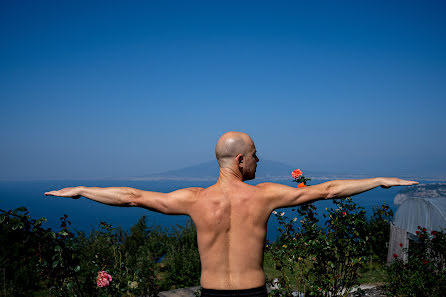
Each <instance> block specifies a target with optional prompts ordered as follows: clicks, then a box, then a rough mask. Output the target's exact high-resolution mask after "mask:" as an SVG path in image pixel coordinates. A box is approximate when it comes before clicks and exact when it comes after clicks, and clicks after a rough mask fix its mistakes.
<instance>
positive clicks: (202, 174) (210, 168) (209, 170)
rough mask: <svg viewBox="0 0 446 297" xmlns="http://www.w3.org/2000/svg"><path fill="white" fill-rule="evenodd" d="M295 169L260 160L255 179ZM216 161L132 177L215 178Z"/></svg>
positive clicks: (328, 175)
mask: <svg viewBox="0 0 446 297" xmlns="http://www.w3.org/2000/svg"><path fill="white" fill-rule="evenodd" d="M294 169H296V167H293V166H291V165H287V164H284V163H281V162H276V161H270V160H261V161H260V162H259V163H258V164H257V171H256V180H269V181H272V180H285V179H290V180H291V172H292V171H293V170H294ZM301 169H302V170H303V171H304V175H305V176H307V177H310V178H320V179H333V178H334V177H335V176H334V175H333V174H332V173H328V172H319V171H311V170H306V169H305V168H301ZM218 172H219V171H218V163H217V161H216V160H215V161H209V162H205V163H201V164H198V165H195V166H189V167H185V168H181V169H177V170H169V171H165V172H160V173H155V174H149V175H145V176H138V177H134V179H141V180H217V178H218ZM343 177H351V178H355V177H362V176H358V175H351V176H346V175H343Z"/></svg>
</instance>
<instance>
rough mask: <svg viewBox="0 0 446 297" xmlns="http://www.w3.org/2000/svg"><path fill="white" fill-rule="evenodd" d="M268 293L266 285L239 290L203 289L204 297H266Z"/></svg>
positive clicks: (202, 294)
mask: <svg viewBox="0 0 446 297" xmlns="http://www.w3.org/2000/svg"><path fill="white" fill-rule="evenodd" d="M267 295H268V292H267V290H266V285H263V286H260V287H256V288H249V289H237V290H220V289H207V288H202V290H201V296H202V297H224V296H227V297H238V296H240V297H266V296H267Z"/></svg>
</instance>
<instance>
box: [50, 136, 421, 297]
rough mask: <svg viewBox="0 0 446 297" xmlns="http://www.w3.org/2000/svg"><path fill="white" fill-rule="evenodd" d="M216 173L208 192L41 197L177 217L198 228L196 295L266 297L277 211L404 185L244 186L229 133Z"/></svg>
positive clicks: (247, 152)
mask: <svg viewBox="0 0 446 297" xmlns="http://www.w3.org/2000/svg"><path fill="white" fill-rule="evenodd" d="M215 153H216V157H217V161H218V164H219V167H220V176H219V178H218V180H217V182H216V183H215V184H214V185H212V186H210V187H209V188H206V189H204V188H186V189H181V190H177V191H174V192H171V193H157V192H150V191H142V190H138V189H133V188H125V187H119V188H118V187H112V188H95V187H82V186H80V187H74V188H64V189H62V190H59V191H50V192H47V193H45V195H52V196H62V197H72V198H79V197H81V196H83V197H86V198H89V199H91V200H94V201H98V202H101V203H104V204H108V205H113V206H138V207H143V208H146V209H149V210H153V211H157V212H161V213H164V214H184V215H188V216H190V217H191V218H192V220H193V221H194V223H195V226H196V228H197V240H198V249H199V252H200V259H201V269H202V271H201V286H202V287H203V290H202V296H267V293H266V287H265V274H264V271H263V248H264V244H265V239H266V226H267V222H268V219H269V217H270V214H271V212H272V211H273V210H274V209H276V208H282V207H290V206H296V205H300V204H303V203H308V202H313V201H317V200H322V199H334V198H342V197H348V196H352V195H355V194H359V193H362V192H364V191H368V190H370V189H373V188H375V187H378V186H381V187H384V188H389V187H392V186H408V185H414V184H417V182H414V181H407V180H401V179H398V178H383V177H377V178H369V179H358V180H333V181H328V182H325V183H322V184H318V185H314V186H310V187H304V188H293V187H288V186H285V185H281V184H276V183H261V184H258V185H256V186H251V185H248V184H246V183H244V181H245V180H251V179H254V178H255V172H256V167H257V162H259V159H258V158H257V156H256V148H255V146H254V142H253V141H252V139H251V138H250V137H249V136H248V135H247V134H245V133H241V132H228V133H225V134H224V135H222V136H221V137H220V139H219V140H218V143H217V146H216V149H215Z"/></svg>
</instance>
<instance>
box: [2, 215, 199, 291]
mask: <svg viewBox="0 0 446 297" xmlns="http://www.w3.org/2000/svg"><path fill="white" fill-rule="evenodd" d="M0 213H1V214H0V230H1V231H2V233H1V235H0V243H1V244H2V249H1V253H0V265H1V266H0V275H1V276H2V281H1V282H0V296H32V295H33V293H34V292H37V291H39V290H40V291H42V290H43V292H45V291H46V292H47V294H46V295H51V296H88V297H91V296H93V297H94V296H157V294H158V292H159V290H160V288H172V287H173V286H177V287H178V286H190V285H196V284H198V283H199V278H200V260H199V256H198V251H197V241H196V231H195V226H194V225H193V224H192V223H191V222H189V223H188V224H187V225H186V227H179V228H174V229H173V230H172V231H171V234H169V232H167V231H162V230H161V229H160V228H159V227H150V228H149V227H147V225H146V219H145V217H142V218H141V219H140V220H139V221H138V223H137V224H135V225H134V226H133V227H132V228H131V229H130V231H129V232H125V231H123V230H122V229H120V228H114V227H113V226H111V225H109V224H107V223H105V222H102V223H101V224H100V229H99V230H93V231H92V232H91V233H90V234H89V235H88V236H86V235H85V233H82V232H80V233H78V234H77V235H75V234H73V233H72V232H71V231H70V228H69V226H70V222H69V221H68V216H67V215H64V217H62V218H61V224H60V227H61V229H60V231H58V232H54V231H52V230H51V229H46V228H43V227H42V223H43V222H44V221H46V219H44V218H42V219H38V220H34V219H31V217H30V216H29V213H28V211H27V210H26V208H24V207H21V208H18V209H16V210H9V211H4V210H0ZM161 270H163V271H164V272H163V271H161ZM100 271H106V272H107V273H108V274H109V275H111V277H112V281H111V282H109V285H108V286H105V287H98V285H97V283H96V278H97V276H98V273H99V272H100Z"/></svg>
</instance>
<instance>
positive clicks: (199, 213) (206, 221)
mask: <svg viewBox="0 0 446 297" xmlns="http://www.w3.org/2000/svg"><path fill="white" fill-rule="evenodd" d="M259 192H261V190H259V188H258V187H255V186H251V185H248V184H245V183H243V182H241V181H232V182H221V183H220V182H219V183H217V184H215V185H213V186H211V187H209V188H207V189H204V190H201V191H199V192H198V193H197V196H198V197H197V202H196V203H195V205H194V207H193V208H192V209H191V212H190V216H191V218H192V220H193V221H194V223H195V226H196V228H197V239H198V248H199V252H200V258H201V266H202V273H201V285H202V286H203V287H204V288H213V289H246V288H255V287H260V286H262V285H264V284H265V275H264V272H263V247H264V244H265V239H266V225H267V222H268V218H269V216H270V214H271V210H269V209H267V208H265V207H264V206H263V205H262V203H259V202H260V201H258V200H259V198H260V197H259ZM256 200H257V201H256Z"/></svg>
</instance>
